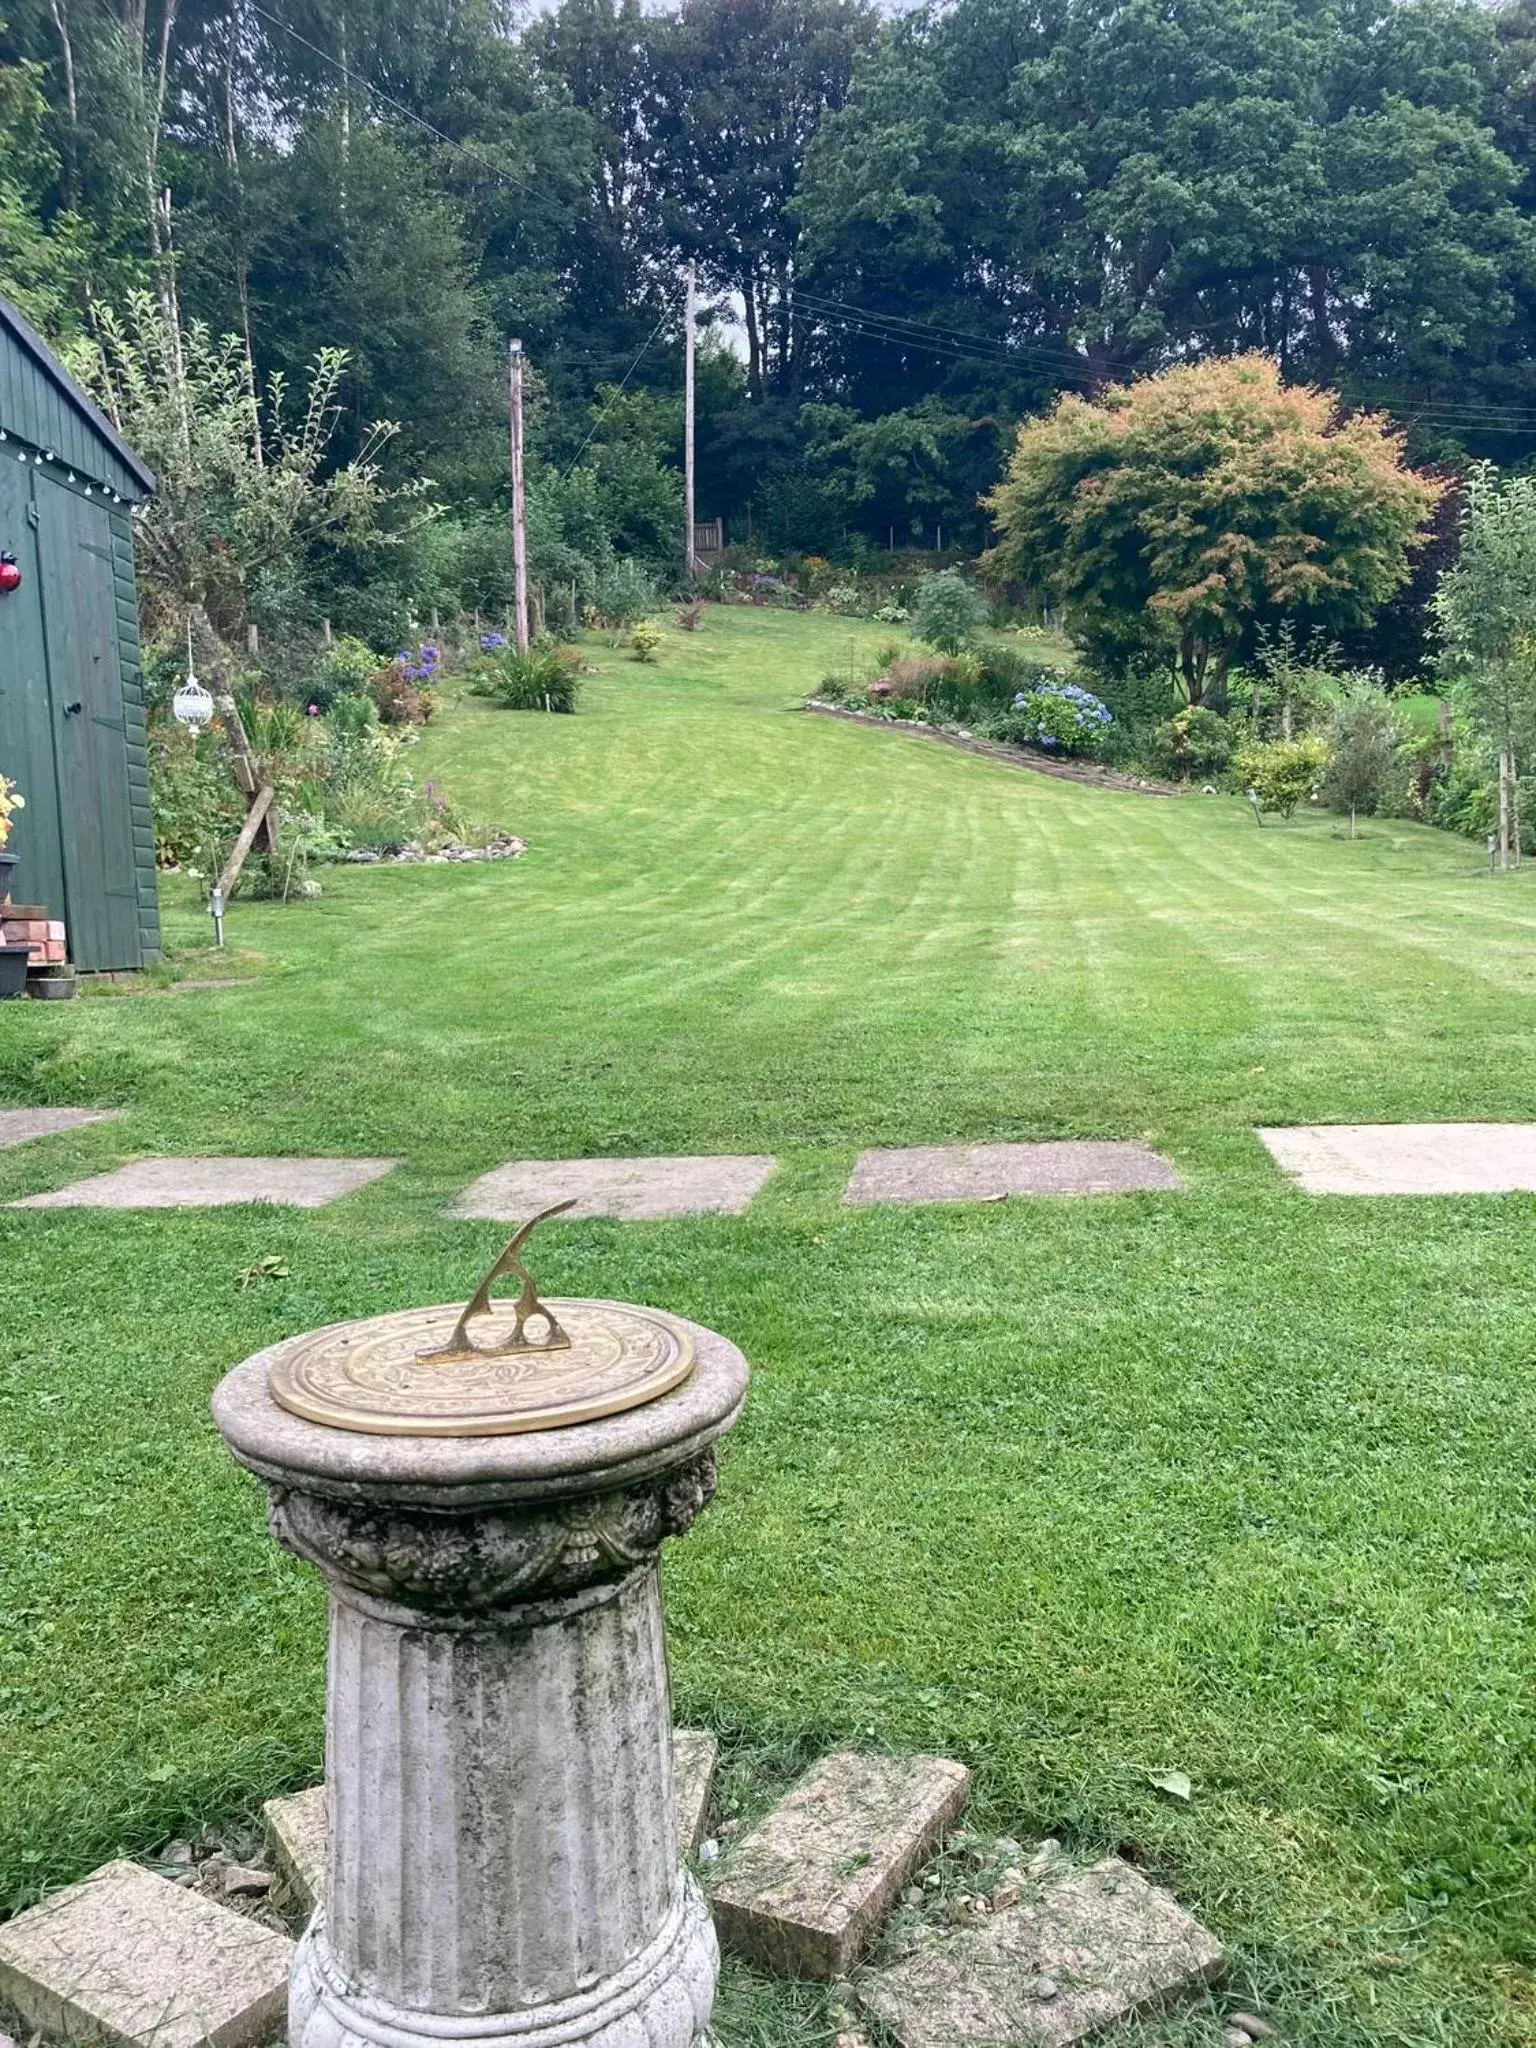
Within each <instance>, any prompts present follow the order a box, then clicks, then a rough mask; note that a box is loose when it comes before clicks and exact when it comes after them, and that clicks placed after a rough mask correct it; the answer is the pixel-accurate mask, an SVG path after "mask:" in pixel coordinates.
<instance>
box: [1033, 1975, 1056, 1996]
mask: <svg viewBox="0 0 1536 2048" xmlns="http://www.w3.org/2000/svg"><path fill="white" fill-rule="evenodd" d="M1030 1989H1031V1990H1032V1991H1033V1992H1034V1994H1035V1996H1036V1998H1040V1999H1050V1998H1054V1997H1055V1996H1056V1994H1057V1993H1058V1992H1059V1991H1060V1989H1061V1986H1060V1985H1059V1984H1058V1983H1057V1982H1056V1979H1055V1978H1054V1977H1037V1978H1036V1979H1035V1981H1034V1983H1033V1984H1032V1985H1031V1986H1030Z"/></svg>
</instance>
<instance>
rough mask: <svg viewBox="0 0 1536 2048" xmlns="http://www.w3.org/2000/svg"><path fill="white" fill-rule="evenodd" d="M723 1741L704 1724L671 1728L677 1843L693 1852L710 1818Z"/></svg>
mask: <svg viewBox="0 0 1536 2048" xmlns="http://www.w3.org/2000/svg"><path fill="white" fill-rule="evenodd" d="M719 1760H720V1745H719V1743H718V1742H716V1740H715V1738H714V1736H713V1735H711V1734H710V1733H709V1731H708V1730H707V1729H704V1728H674V1729H673V1731H672V1804H673V1806H674V1807H675V1808H676V1810H677V1846H678V1850H679V1852H680V1854H682V1855H684V1856H691V1855H692V1854H693V1852H694V1850H695V1849H697V1848H698V1846H699V1843H700V1841H701V1840H702V1838H703V1834H704V1823H705V1821H706V1820H707V1819H708V1818H709V1788H710V1786H711V1785H712V1784H713V1783H714V1778H715V1765H716V1764H717V1763H718V1762H719Z"/></svg>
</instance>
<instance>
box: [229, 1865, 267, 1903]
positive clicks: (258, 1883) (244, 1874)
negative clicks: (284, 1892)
mask: <svg viewBox="0 0 1536 2048" xmlns="http://www.w3.org/2000/svg"><path fill="white" fill-rule="evenodd" d="M221 1883H222V1886H223V1890H224V1896H225V1897H226V1898H227V1899H233V1898H238V1897H240V1896H241V1895H242V1894H245V1895H247V1896H254V1895H256V1894H258V1893H260V1892H269V1891H270V1890H271V1889H272V1873H271V1871H270V1870H252V1869H250V1868H249V1867H248V1866H247V1865H246V1864H243V1863H232V1864H230V1866H229V1868H228V1869H227V1870H226V1871H225V1872H224V1875H223V1878H222V1879H221Z"/></svg>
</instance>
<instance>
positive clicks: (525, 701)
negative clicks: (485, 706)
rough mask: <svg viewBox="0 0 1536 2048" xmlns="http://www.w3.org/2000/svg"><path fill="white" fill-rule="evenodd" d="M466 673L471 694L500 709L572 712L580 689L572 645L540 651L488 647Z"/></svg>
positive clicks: (576, 656)
mask: <svg viewBox="0 0 1536 2048" xmlns="http://www.w3.org/2000/svg"><path fill="white" fill-rule="evenodd" d="M469 677H470V684H469V689H470V695H471V696H474V697H488V698H489V699H490V700H491V702H492V703H493V704H499V705H500V706H501V708H502V710H503V711H565V712H571V711H574V710H575V709H576V698H577V695H578V693H579V692H580V689H581V653H580V650H579V649H577V648H574V647H552V648H549V649H547V650H546V651H545V652H544V653H542V654H535V653H532V652H530V653H528V654H519V653H518V651H517V649H516V648H515V647H501V648H495V649H487V650H486V651H485V652H484V653H482V654H481V655H480V656H479V657H478V658H477V659H476V660H475V661H473V662H472V663H471V664H470V667H469Z"/></svg>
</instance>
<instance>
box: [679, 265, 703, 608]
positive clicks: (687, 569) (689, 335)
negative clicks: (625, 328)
mask: <svg viewBox="0 0 1536 2048" xmlns="http://www.w3.org/2000/svg"><path fill="white" fill-rule="evenodd" d="M697 282H698V277H697V271H696V268H695V266H694V265H693V264H692V263H690V264H689V266H688V310H687V315H686V318H685V322H684V325H685V328H686V337H685V340H684V345H683V571H684V573H685V575H686V576H687V577H688V580H689V582H690V583H691V582H692V581H693V579H694V577H695V576H697V575H698V573H699V561H698V556H697V555H696V554H695V553H694V547H693V322H694V299H695V293H696V290H697Z"/></svg>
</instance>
